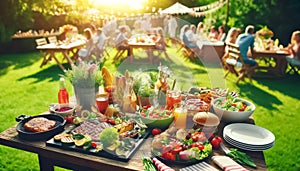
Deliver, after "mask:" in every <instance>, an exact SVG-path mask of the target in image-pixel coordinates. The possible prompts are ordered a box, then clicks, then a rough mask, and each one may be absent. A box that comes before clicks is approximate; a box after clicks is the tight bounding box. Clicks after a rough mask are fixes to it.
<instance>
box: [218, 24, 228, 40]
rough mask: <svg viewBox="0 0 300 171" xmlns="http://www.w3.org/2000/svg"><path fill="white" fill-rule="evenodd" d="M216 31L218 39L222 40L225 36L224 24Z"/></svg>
mask: <svg viewBox="0 0 300 171" xmlns="http://www.w3.org/2000/svg"><path fill="white" fill-rule="evenodd" d="M218 31H219V35H218V40H219V41H221V42H224V41H225V38H226V32H225V26H219V28H218Z"/></svg>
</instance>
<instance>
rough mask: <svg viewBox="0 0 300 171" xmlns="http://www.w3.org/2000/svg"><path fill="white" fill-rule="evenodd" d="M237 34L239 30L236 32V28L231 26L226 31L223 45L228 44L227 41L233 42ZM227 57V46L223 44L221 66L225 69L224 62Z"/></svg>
mask: <svg viewBox="0 0 300 171" xmlns="http://www.w3.org/2000/svg"><path fill="white" fill-rule="evenodd" d="M238 34H239V32H238V30H237V28H235V27H232V28H231V29H230V30H229V31H228V34H227V37H226V39H225V45H226V44H228V43H235V41H236V39H237V37H238ZM228 57H229V53H228V47H227V46H225V53H224V55H223V57H222V66H223V67H224V68H225V69H227V68H226V64H225V63H226V60H227V58H228Z"/></svg>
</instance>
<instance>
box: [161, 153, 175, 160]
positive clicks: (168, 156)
mask: <svg viewBox="0 0 300 171" xmlns="http://www.w3.org/2000/svg"><path fill="white" fill-rule="evenodd" d="M161 157H163V158H165V159H167V160H173V161H174V160H176V155H175V154H173V153H171V152H167V153H163V154H162V155H161Z"/></svg>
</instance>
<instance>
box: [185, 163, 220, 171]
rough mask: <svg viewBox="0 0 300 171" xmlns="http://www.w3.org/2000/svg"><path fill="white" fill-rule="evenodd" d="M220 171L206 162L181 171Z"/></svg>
mask: <svg viewBox="0 0 300 171" xmlns="http://www.w3.org/2000/svg"><path fill="white" fill-rule="evenodd" d="M200 170H201V171H218V169H216V168H214V167H212V166H211V165H209V164H207V163H206V162H201V163H198V164H194V165H191V166H188V167H184V168H182V169H180V170H179V171H200Z"/></svg>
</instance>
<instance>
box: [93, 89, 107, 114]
mask: <svg viewBox="0 0 300 171" xmlns="http://www.w3.org/2000/svg"><path fill="white" fill-rule="evenodd" d="M96 104H97V107H98V110H99V111H100V112H101V113H103V114H104V113H105V111H106V109H107V107H108V94H107V93H103V94H98V95H97V96H96Z"/></svg>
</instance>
